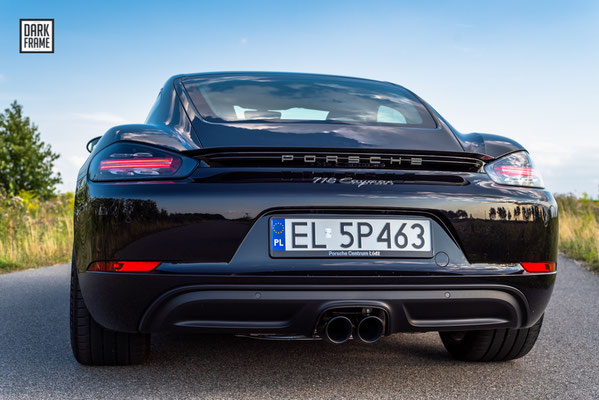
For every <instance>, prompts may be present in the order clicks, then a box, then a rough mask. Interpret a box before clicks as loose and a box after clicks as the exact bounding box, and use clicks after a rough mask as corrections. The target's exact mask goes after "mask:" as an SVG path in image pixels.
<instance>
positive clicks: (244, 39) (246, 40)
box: [239, 38, 248, 45]
mask: <svg viewBox="0 0 599 400" xmlns="http://www.w3.org/2000/svg"><path fill="white" fill-rule="evenodd" d="M239 42H240V43H241V44H242V45H246V44H247V42H248V39H247V38H241V40H240V41H239Z"/></svg>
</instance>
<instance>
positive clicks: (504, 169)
mask: <svg viewBox="0 0 599 400" xmlns="http://www.w3.org/2000/svg"><path fill="white" fill-rule="evenodd" d="M495 171H496V172H497V173H498V174H500V175H517V176H536V175H537V172H536V171H535V170H534V169H532V168H525V167H512V166H505V165H500V166H497V167H495Z"/></svg>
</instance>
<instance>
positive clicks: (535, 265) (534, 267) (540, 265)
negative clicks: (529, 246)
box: [520, 261, 555, 272]
mask: <svg viewBox="0 0 599 400" xmlns="http://www.w3.org/2000/svg"><path fill="white" fill-rule="evenodd" d="M520 265H522V267H523V268H524V269H525V270H526V271H527V272H555V263H554V262H551V261H550V262H521V263H520Z"/></svg>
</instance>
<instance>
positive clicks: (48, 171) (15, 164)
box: [0, 100, 62, 199]
mask: <svg viewBox="0 0 599 400" xmlns="http://www.w3.org/2000/svg"><path fill="white" fill-rule="evenodd" d="M58 157H59V155H58V154H57V153H54V152H52V149H51V148H50V145H48V144H46V143H44V142H42V140H41V139H40V134H39V132H38V130H37V126H36V125H35V124H33V123H32V122H31V121H30V120H29V117H24V116H23V107H22V106H21V105H20V104H18V103H17V102H16V100H15V101H14V102H12V104H11V105H10V107H9V108H7V109H5V110H4V113H1V114H0V185H2V186H4V188H5V190H6V191H7V192H8V194H9V195H15V194H17V193H19V192H21V191H24V190H27V191H31V192H33V193H35V195H37V196H39V197H40V198H42V199H47V198H48V197H52V196H53V195H54V190H55V188H56V185H57V184H59V183H61V182H62V179H61V177H60V174H58V173H57V174H55V173H54V172H53V170H52V169H53V167H54V161H55V160H56V159H57V158H58Z"/></svg>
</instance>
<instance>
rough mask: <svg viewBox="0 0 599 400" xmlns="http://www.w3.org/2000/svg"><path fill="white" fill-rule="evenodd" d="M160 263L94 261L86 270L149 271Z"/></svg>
mask: <svg viewBox="0 0 599 400" xmlns="http://www.w3.org/2000/svg"><path fill="white" fill-rule="evenodd" d="M160 264H161V263H160V262H159V261H96V262H93V263H91V264H90V265H89V267H88V268H87V270H88V271H100V272H150V271H153V270H154V269H156V268H157V267H158V266H159V265H160Z"/></svg>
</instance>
